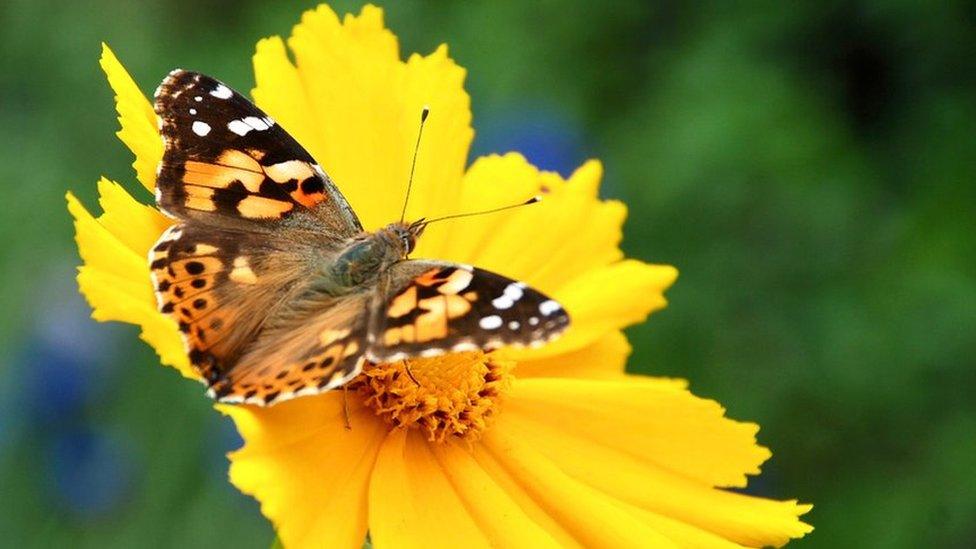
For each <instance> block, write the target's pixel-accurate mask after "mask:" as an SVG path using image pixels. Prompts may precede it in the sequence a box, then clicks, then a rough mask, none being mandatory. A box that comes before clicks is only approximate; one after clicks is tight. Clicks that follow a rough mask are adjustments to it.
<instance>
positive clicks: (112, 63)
mask: <svg viewBox="0 0 976 549" xmlns="http://www.w3.org/2000/svg"><path fill="white" fill-rule="evenodd" d="M99 63H100V64H101V66H102V70H103V71H105V76H107V77H108V83H109V85H110V86H112V90H113V91H114V92H115V110H116V111H117V112H118V113H119V124H120V125H121V126H122V128H121V129H120V130H119V131H118V133H116V134H115V135H117V136H119V139H121V140H122V142H123V143H125V146H126V147H128V148H129V150H130V151H132V154H134V155H136V159H135V162H133V163H132V167H133V168H134V169H135V170H136V177H138V178H139V182H140V183H142V185H143V186H144V187H146V188H147V189H149V190H150V191H152V190H153V189H154V188H155V187H156V167H157V166H158V165H159V161H160V160H162V158H163V141H162V139H160V137H159V130H158V128H157V123H156V113H155V112H154V111H153V108H152V104H151V103H149V100H147V99H146V96H145V95H143V94H142V92H141V91H140V90H139V86H138V85H137V84H136V83H135V81H133V80H132V77H131V76H129V73H128V72H127V71H126V70H125V67H123V66H122V63H120V62H119V60H118V58H117V57H115V54H114V53H112V50H110V49H109V47H108V46H107V45H106V44H102V58H101V60H100V61H99Z"/></svg>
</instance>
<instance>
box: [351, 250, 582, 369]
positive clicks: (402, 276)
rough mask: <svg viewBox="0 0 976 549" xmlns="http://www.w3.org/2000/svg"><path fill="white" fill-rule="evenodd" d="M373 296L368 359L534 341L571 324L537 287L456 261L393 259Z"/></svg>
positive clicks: (527, 344)
mask: <svg viewBox="0 0 976 549" xmlns="http://www.w3.org/2000/svg"><path fill="white" fill-rule="evenodd" d="M374 299H375V301H374V307H373V314H372V318H371V319H370V324H369V330H368V332H367V341H368V343H369V347H368V350H367V352H366V358H367V359H368V360H370V361H371V362H391V361H395V360H401V359H405V358H411V357H424V356H436V355H440V354H444V353H447V352H460V351H473V350H477V349H483V350H492V349H496V348H499V347H506V346H511V347H537V346H540V345H544V344H545V343H546V342H548V341H551V340H553V339H555V338H556V337H558V336H559V335H560V334H561V333H562V332H563V331H564V330H565V329H566V327H567V326H569V315H568V314H567V313H566V311H565V309H563V307H562V306H561V305H560V304H559V303H557V302H556V301H554V300H552V299H550V298H549V297H547V296H545V295H544V294H542V293H541V292H539V291H538V290H535V289H533V288H531V287H529V286H527V285H525V284H523V283H521V282H517V281H514V280H512V279H509V278H506V277H504V276H501V275H498V274H495V273H492V272H489V271H485V270H482V269H477V268H474V267H471V266H469V265H460V264H455V263H447V262H439V261H420V260H416V261H404V262H401V263H398V264H396V265H394V266H393V267H392V268H391V269H390V271H389V272H388V273H387V275H386V278H385V280H383V281H381V283H380V290H379V292H378V294H377V295H376V297H375V298H374Z"/></svg>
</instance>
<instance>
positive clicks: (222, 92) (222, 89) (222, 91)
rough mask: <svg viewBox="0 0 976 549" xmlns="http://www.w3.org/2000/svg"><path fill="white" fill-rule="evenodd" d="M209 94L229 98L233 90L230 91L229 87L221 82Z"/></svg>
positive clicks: (219, 97) (218, 97)
mask: <svg viewBox="0 0 976 549" xmlns="http://www.w3.org/2000/svg"><path fill="white" fill-rule="evenodd" d="M210 95H212V96H214V97H216V98H217V99H230V98H231V96H232V95H234V92H232V91H230V88H228V87H227V86H225V85H223V84H217V87H216V88H214V89H213V91H212V92H210Z"/></svg>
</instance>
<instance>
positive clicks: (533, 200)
mask: <svg viewBox="0 0 976 549" xmlns="http://www.w3.org/2000/svg"><path fill="white" fill-rule="evenodd" d="M541 200H542V197H541V196H538V195H536V196H533V197H532V198H530V199H528V200H526V201H525V202H519V203H518V204H509V205H508V206H502V207H501V208H492V209H490V210H482V211H480V212H467V213H459V214H453V215H445V216H444V217H437V218H434V219H422V220H421V221H420V224H422V225H424V226H427V225H430V224H431V223H435V222H437V221H445V220H448V219H457V218H459V217H472V216H476V215H485V214H490V213H495V212H503V211H505V210H511V209H513V208H521V207H522V206H528V205H529V204H535V203H536V202H539V201H541Z"/></svg>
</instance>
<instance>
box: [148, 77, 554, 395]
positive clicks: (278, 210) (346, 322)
mask: <svg viewBox="0 0 976 549" xmlns="http://www.w3.org/2000/svg"><path fill="white" fill-rule="evenodd" d="M154 108H155V111H156V114H157V116H158V118H159V127H160V133H161V134H162V138H163V142H164V154H163V159H162V161H161V162H160V165H159V168H158V170H157V178H156V196H155V198H156V203H157V205H158V206H159V208H160V210H161V211H162V212H163V213H164V214H166V215H168V216H169V217H172V218H175V219H176V223H175V224H174V225H172V226H171V227H170V228H169V229H167V230H166V231H165V232H164V233H163V234H162V235H161V236H160V237H159V240H158V241H157V242H156V244H155V245H154V246H153V248H152V249H151V250H150V252H149V266H150V271H151V275H152V283H153V287H154V289H155V295H156V300H157V305H158V308H159V310H160V311H161V312H162V313H163V314H165V315H168V316H170V317H171V318H173V319H174V320H175V321H176V323H177V324H178V326H179V330H180V333H181V334H182V337H183V342H184V345H185V347H186V351H187V353H188V357H189V361H190V363H191V365H192V366H193V368H194V369H195V370H196V371H197V372H198V373H199V374H200V377H201V379H202V380H203V382H204V383H205V384H206V385H207V387H208V391H207V393H208V394H209V395H210V396H211V397H212V398H216V399H217V400H219V401H222V402H231V403H241V402H243V403H248V404H257V405H271V404H273V403H277V402H281V401H284V400H287V399H290V398H294V397H298V396H303V395H311V394H317V393H321V392H324V391H328V390H331V389H335V388H337V387H341V386H342V385H344V384H345V383H347V382H349V381H350V380H351V379H353V378H354V377H356V376H357V375H358V374H359V373H360V372H361V371H362V370H363V368H364V367H367V366H368V365H369V364H378V363H387V362H395V361H399V360H403V359H408V358H415V357H429V356H436V355H440V354H443V353H449V352H463V351H473V350H479V349H481V350H485V351H491V350H494V349H497V348H499V347H502V346H515V347H536V346H540V345H543V344H545V343H546V342H548V341H550V340H552V339H554V338H555V337H557V336H559V335H560V334H561V333H562V332H563V331H564V330H565V329H566V328H567V326H568V325H569V316H568V315H567V313H566V311H565V310H564V309H563V307H562V306H561V305H560V304H559V303H557V302H556V301H554V300H552V299H550V298H549V297H547V296H545V295H543V294H542V293H541V292H539V291H537V290H535V289H533V288H530V287H528V286H526V285H525V284H523V283H520V282H517V281H514V280H511V279H509V278H506V277H504V276H501V275H498V274H494V273H491V272H489V271H486V270H483V269H478V268H475V267H472V266H470V265H463V264H459V263H451V262H447V261H436V260H426V259H410V258H408V256H409V254H410V253H411V252H412V251H413V249H414V246H415V244H416V242H417V239H418V238H419V237H420V236H421V234H422V233H423V231H424V229H425V228H426V226H427V224H428V223H429V222H428V221H424V220H423V219H421V220H417V221H414V222H411V223H407V222H404V221H402V220H401V221H399V222H395V223H391V224H389V225H387V226H385V227H383V228H381V229H379V230H377V231H375V232H368V231H365V230H364V229H363V226H362V224H361V223H360V222H359V219H358V218H357V217H356V212H354V211H353V209H352V207H351V206H350V205H349V203H348V202H346V199H345V198H344V197H343V196H342V193H340V192H339V189H338V188H337V187H336V184H335V183H334V182H333V181H332V180H331V179H330V178H329V176H328V175H327V174H326V173H325V171H324V170H323V169H322V167H321V166H320V165H319V164H318V163H316V161H315V160H314V159H313V158H312V157H311V155H309V153H308V152H306V151H305V149H303V148H302V146H301V145H299V144H298V142H297V141H295V139H294V138H292V137H291V136H290V135H289V134H288V133H287V132H286V131H285V130H284V129H282V127H281V126H280V125H278V123H277V122H276V121H275V120H274V119H272V118H271V117H270V116H268V115H267V114H265V113H264V112H262V111H261V110H260V109H258V108H257V107H256V106H255V105H253V104H252V103H251V102H250V101H248V100H247V99H246V98H244V97H243V96H242V95H240V94H239V93H237V92H235V91H233V90H231V89H230V88H229V87H227V86H226V85H224V84H222V83H221V82H219V81H217V80H215V79H213V78H211V77H209V76H205V75H203V74H199V73H195V72H189V71H184V70H175V71H173V72H171V73H170V74H169V75H168V76H167V77H166V78H165V79H164V80H163V82H162V83H161V84H160V86H159V88H158V89H157V90H156V93H155V104H154ZM425 116H426V111H425ZM422 129H423V127H422V125H421V131H422ZM418 140H419V136H418Z"/></svg>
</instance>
